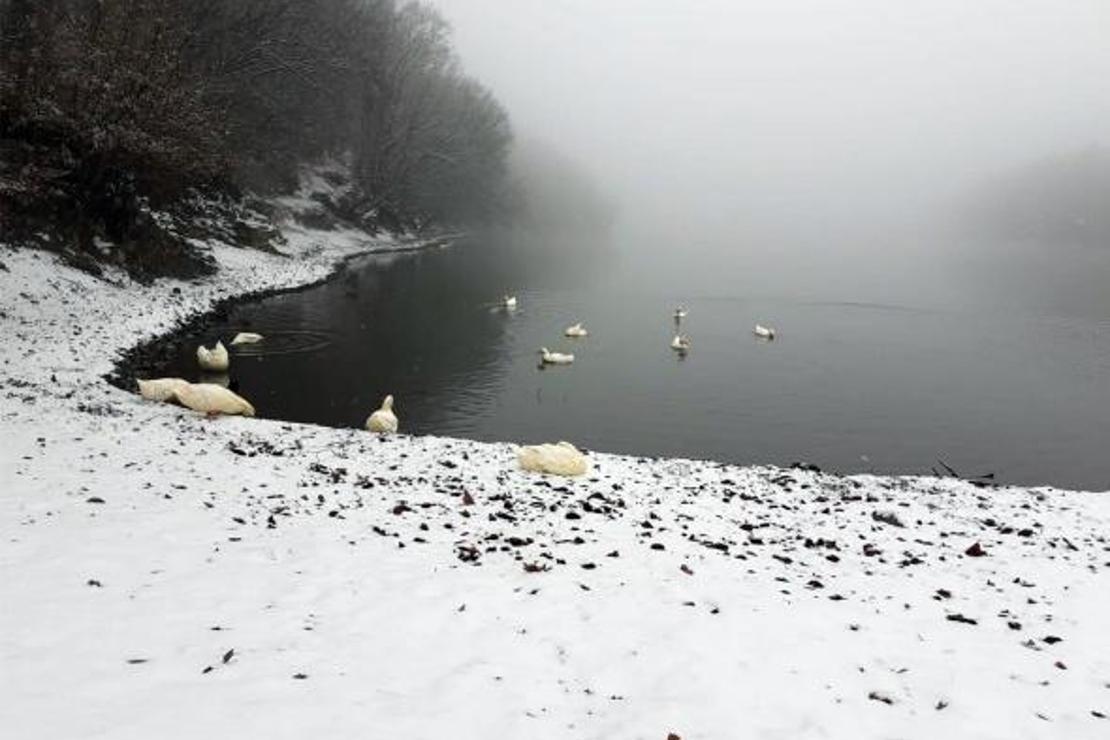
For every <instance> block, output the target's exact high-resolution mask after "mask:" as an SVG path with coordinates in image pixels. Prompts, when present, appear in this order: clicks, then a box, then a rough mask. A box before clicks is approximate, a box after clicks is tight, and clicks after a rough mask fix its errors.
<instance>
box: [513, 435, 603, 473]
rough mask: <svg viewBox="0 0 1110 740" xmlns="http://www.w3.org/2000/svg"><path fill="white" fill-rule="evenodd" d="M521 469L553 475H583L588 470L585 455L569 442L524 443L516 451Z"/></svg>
mask: <svg viewBox="0 0 1110 740" xmlns="http://www.w3.org/2000/svg"><path fill="white" fill-rule="evenodd" d="M516 459H517V462H519V463H520V467H521V469H522V470H527V471H529V472H533V473H551V474H553V475H567V476H573V475H584V474H585V473H586V471H587V470H589V464H588V463H587V461H586V456H585V455H583V454H582V453H581V452H579V451H578V448H576V447H575V446H574V445H572V444H571V443H570V442H559V443H558V444H542V445H524V446H522V447H521V448H520V449H519V450H517V453H516Z"/></svg>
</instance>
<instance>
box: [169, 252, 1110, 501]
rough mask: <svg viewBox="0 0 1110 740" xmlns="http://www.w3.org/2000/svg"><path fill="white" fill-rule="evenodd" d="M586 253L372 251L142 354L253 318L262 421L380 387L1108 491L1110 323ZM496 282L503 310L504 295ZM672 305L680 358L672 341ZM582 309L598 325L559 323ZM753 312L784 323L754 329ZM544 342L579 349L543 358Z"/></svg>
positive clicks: (357, 414) (785, 458)
mask: <svg viewBox="0 0 1110 740" xmlns="http://www.w3.org/2000/svg"><path fill="white" fill-rule="evenodd" d="M582 260H585V258H584V257H582V256H581V255H577V256H575V254H574V253H570V254H567V255H565V256H564V258H563V261H562V262H560V260H559V259H555V258H550V257H548V258H546V259H531V258H523V257H520V256H519V255H517V256H516V257H506V256H505V252H504V251H503V250H500V249H498V248H496V247H492V246H489V245H483V244H464V245H459V246H456V247H454V248H451V249H446V250H439V251H434V252H425V253H418V254H405V255H385V256H379V257H371V258H367V259H365V260H363V261H361V262H357V263H353V264H352V265H350V267H349V268H348V270H347V271H346V272H345V273H344V274H343V275H341V276H340V277H339V278H338V279H336V280H334V281H332V282H330V283H327V284H325V285H322V286H318V287H315V288H311V289H308V290H304V291H301V292H296V293H290V294H285V295H279V296H276V297H270V298H266V299H264V300H261V301H257V302H252V303H248V304H244V305H241V306H239V307H236V308H234V309H232V311H231V312H230V315H229V316H228V318H227V320H226V322H222V323H219V324H216V325H213V326H212V327H210V328H209V329H208V330H205V331H204V332H203V333H201V334H195V335H193V336H186V337H183V339H184V341H183V342H182V348H181V350H180V352H179V353H178V354H177V356H176V358H175V359H173V360H172V361H171V362H170V363H169V364H168V366H165V367H160V368H151V370H152V372H153V373H156V374H160V375H180V376H183V377H186V378H189V379H197V378H199V374H198V372H197V369H196V362H195V357H194V348H195V346H196V343H197V342H199V341H202V340H203V341H205V342H207V343H211V342H213V341H214V340H215V339H216V337H217V336H219V337H222V338H223V339H224V342H225V343H227V342H228V340H229V339H230V338H231V337H232V336H233V335H234V334H235V333H236V332H237V331H240V330H251V331H258V332H260V333H262V334H264V335H266V340H265V342H264V343H263V344H260V345H257V346H250V347H242V348H232V368H231V378H230V380H231V382H232V383H233V385H234V387H237V389H238V391H239V392H240V393H241V394H242V395H244V396H245V397H246V398H248V399H249V400H250V401H251V402H252V403H254V404H255V406H256V407H257V409H258V412H259V415H260V416H264V417H269V418H277V419H286V420H294V421H302V422H314V423H319V424H327V425H332V426H339V427H351V426H355V427H360V426H361V425H362V424H363V423H364V421H365V419H366V417H367V415H368V414H369V413H370V412H371V411H373V410H374V409H375V408H376V407H377V406H378V404H379V402H380V400H381V398H382V397H383V396H384V395H385V394H387V393H392V394H393V395H394V396H395V397H396V410H397V413H398V415H399V417H400V419H401V427H402V431H404V432H408V433H412V434H436V435H447V436H459V437H468V438H473V439H479V440H502V441H518V442H538V441H553V440H558V439H567V440H571V441H573V442H575V443H576V444H579V445H581V446H584V447H586V448H590V449H597V450H604V451H611V452H622V453H632V454H642V455H676V456H684V457H694V458H713V459H720V460H727V461H733V462H737V463H774V464H788V463H791V462H793V461H797V460H806V461H811V462H813V463H816V464H818V465H821V466H822V467H824V468H827V469H833V470H838V471H843V472H864V471H876V472H883V473H907V474H908V473H928V472H930V468H931V467H936V468H937V469H940V465H939V464H938V462H937V460H938V458H940V459H943V460H944V461H945V462H946V463H948V464H949V465H951V466H952V467H953V468H955V469H956V470H957V471H959V472H960V473H962V474H965V475H980V474H984V473H991V472H993V473H996V474H997V476H998V480H1000V481H1003V482H1015V483H1024V484H1042V483H1050V484H1054V485H1058V486H1063V487H1079V488H1090V489H1099V490H1102V489H1106V488H1108V487H1110V449H1108V446H1107V443H1108V442H1110V322H1108V321H1106V320H1105V319H1099V318H1077V317H1074V316H1064V315H1060V314H1052V313H1051V312H1036V311H1032V312H1025V313H1022V312H1015V311H1010V310H997V309H996V310H993V311H992V310H981V309H975V308H969V307H967V306H964V307H954V306H953V305H952V304H951V302H948V301H946V300H937V301H934V302H933V303H934V305H933V307H930V308H915V307H913V306H912V305H900V304H898V303H891V302H886V301H883V300H857V301H850V300H840V299H839V297H838V296H837V293H838V291H825V292H826V294H827V295H828V296H832V297H833V299H830V300H814V299H813V292H812V291H808V290H807V291H804V292H805V293H807V297H808V298H809V299H808V300H803V299H802V298H800V297H791V296H789V295H784V294H782V293H781V292H780V293H779V294H774V293H772V292H770V291H767V290H763V291H761V290H759V289H758V287H755V288H752V287H751V285H752V283H750V282H749V283H748V284H747V286H748V287H745V288H744V289H740V287H737V288H736V289H735V290H731V291H730V288H729V281H727V280H720V281H717V283H716V284H715V285H716V287H713V286H714V280H712V279H710V278H705V279H703V278H702V277H696V278H692V277H689V276H687V277H685V278H678V277H675V278H674V280H668V279H666V277H665V275H666V271H663V273H664V279H661V280H642V279H640V278H639V276H638V275H637V273H636V271H635V270H630V269H625V267H624V266H622V264H621V263H620V260H619V259H616V258H614V259H613V260H611V261H606V260H605V259H601V258H597V259H592V260H589V261H590V263H591V267H590V269H565V268H566V267H567V264H572V265H573V264H574V263H575V262H576V261H582ZM675 264H679V263H678V262H676V263H675ZM655 274H658V271H656V272H655ZM691 282H696V283H699V284H701V285H703V286H704V285H710V286H711V288H712V289H710V290H704V289H703V290H700V291H699V290H695V289H693V287H692V285H691V284H690V283H691ZM743 283H744V281H743V279H740V278H738V280H737V282H736V283H735V285H736V286H740V285H741V284H743ZM755 285H757V286H758V283H756V284H755ZM506 290H511V291H512V292H514V293H516V295H517V296H518V297H519V301H520V307H519V309H518V310H516V311H514V312H507V311H505V310H503V309H501V308H500V307H499V306H498V305H496V303H497V300H498V298H499V297H500V296H501V295H502V293H503V292H505V291H506ZM839 292H841V293H844V292H847V293H848V294H850V295H858V294H860V293H861V291H857V290H855V289H854V288H852V289H845V291H839ZM862 292H863V293H866V292H868V291H862ZM881 292H882V291H870V293H871V294H873V295H879V294H881ZM866 297H868V298H870V297H871V295H868V296H866ZM817 298H822V296H817ZM679 301H681V302H683V303H685V304H686V305H687V306H688V307H689V317H688V319H687V321H686V322H685V326H684V331H686V332H688V333H689V335H690V336H691V338H692V341H693V348H692V351H691V352H690V353H689V354H688V355H687V356H686V357H685V358H682V357H679V356H677V355H676V353H675V352H674V351H672V350H671V349H670V347H669V342H670V339H671V336H672V335H673V330H674V325H673V322H672V319H671V311H672V309H673V307H674V305H675V304H676V303H677V302H679ZM577 321H582V322H584V323H585V325H586V327H587V328H588V329H589V331H590V336H589V337H588V338H586V339H580V340H571V339H565V338H564V337H563V329H564V328H565V327H566V326H568V325H570V324H572V323H575V322H577ZM757 321H759V322H761V323H765V324H769V325H772V326H775V327H777V328H778V330H779V332H780V333H779V338H778V339H777V340H776V341H774V342H765V341H761V340H758V339H756V338H755V337H753V336H752V334H751V328H752V326H753V324H754V323H756V322H757ZM541 346H547V347H549V348H550V349H552V350H559V351H570V352H574V353H575V355H576V356H577V361H576V362H575V363H574V365H572V366H569V367H552V368H548V369H541V368H540V367H539V366H538V359H539V358H538V354H537V350H538V349H539V347H541Z"/></svg>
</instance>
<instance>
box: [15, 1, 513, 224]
mask: <svg viewBox="0 0 1110 740" xmlns="http://www.w3.org/2000/svg"><path fill="white" fill-rule="evenodd" d="M449 35H450V28H449V26H448V24H447V23H446V22H445V21H444V20H443V19H442V17H441V16H440V15H439V14H438V13H437V12H436V11H435V10H433V9H432V8H431V7H429V6H427V5H425V4H420V3H403V4H402V3H398V2H394V0H236V2H224V1H223V0H190V1H189V2H183V1H181V0H0V144H2V145H3V150H2V151H0V154H2V155H3V156H0V162H3V163H4V165H5V166H4V167H3V168H0V198H2V199H4V201H5V208H6V210H7V211H8V215H9V217H11V216H12V214H15V213H18V212H19V211H20V209H23V210H24V211H25V212H30V211H33V210H35V208H39V207H41V206H42V203H43V201H48V202H50V204H51V205H52V208H53V211H52V213H53V217H54V219H55V220H56V219H59V218H66V217H72V218H79V219H82V220H86V221H92V222H95V223H97V224H99V225H98V226H97V227H96V228H95V229H93V230H94V231H96V232H97V233H100V232H104V235H105V236H107V237H109V238H115V239H119V238H125V237H126V236H127V235H128V234H127V232H128V229H129V228H130V227H131V225H132V224H131V222H132V221H133V220H134V218H133V212H134V210H135V207H136V206H135V199H136V197H137V196H140V195H141V196H144V197H150V198H154V199H156V200H162V201H165V200H172V199H173V198H175V197H177V196H179V195H180V194H181V193H182V192H183V191H185V190H186V189H188V188H208V189H216V190H222V191H225V192H226V191H230V192H237V191H239V190H240V189H242V188H254V189H259V190H262V191H265V190H267V189H277V188H286V189H288V188H289V187H291V186H292V185H293V184H295V177H294V175H295V173H296V171H297V167H298V165H299V164H301V163H303V162H305V161H308V160H311V159H313V158H317V157H320V156H322V155H329V154H335V155H343V156H348V157H349V158H350V161H351V170H352V173H353V177H354V180H355V184H356V185H357V186H358V193H359V199H358V202H355V203H351V204H348V205H349V207H350V210H351V211H352V212H356V213H358V214H372V215H373V217H374V218H375V219H377V220H378V221H379V222H380V224H381V225H384V226H386V227H389V228H392V227H393V226H400V227H402V228H420V227H422V226H426V225H429V224H455V223H459V222H471V221H485V220H490V219H495V218H497V217H499V216H500V215H501V214H502V211H503V210H504V209H505V208H507V207H508V205H509V204H511V202H512V200H513V198H512V197H511V195H510V193H509V192H508V188H509V182H510V179H509V177H508V174H507V158H508V155H509V150H510V146H511V142H512V133H511V129H510V123H509V119H508V116H507V114H506V112H505V110H504V109H503V108H502V106H501V105H500V104H499V103H498V101H497V100H496V99H494V97H493V96H492V95H491V94H490V92H489V91H488V90H487V89H486V88H485V87H483V86H482V84H480V83H479V82H478V81H476V80H475V79H472V78H471V77H469V76H467V74H465V73H464V71H463V70H462V68H461V66H460V64H459V62H458V59H457V58H456V55H455V53H454V51H453V49H452V46H451V43H450V38H449ZM67 214H73V215H72V216H67ZM9 225H11V224H9ZM86 226H87V225H86ZM85 231H86V232H88V231H89V229H88V228H85Z"/></svg>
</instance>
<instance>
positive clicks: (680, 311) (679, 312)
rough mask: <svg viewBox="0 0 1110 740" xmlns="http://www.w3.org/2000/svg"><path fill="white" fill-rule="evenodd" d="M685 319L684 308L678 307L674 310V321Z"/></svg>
mask: <svg viewBox="0 0 1110 740" xmlns="http://www.w3.org/2000/svg"><path fill="white" fill-rule="evenodd" d="M684 318H686V306H679V307H678V308H676V309H675V310H674V320H675V321H682V320H683V319H684Z"/></svg>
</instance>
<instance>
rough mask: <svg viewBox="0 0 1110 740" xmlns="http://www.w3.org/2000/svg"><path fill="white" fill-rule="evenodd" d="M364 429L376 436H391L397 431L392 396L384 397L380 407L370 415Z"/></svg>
mask: <svg viewBox="0 0 1110 740" xmlns="http://www.w3.org/2000/svg"><path fill="white" fill-rule="evenodd" d="M366 428H367V430H369V431H371V432H377V433H378V434H393V433H394V432H396V431H397V415H396V414H395V413H393V396H386V397H385V400H384V401H382V407H381V408H380V409H378V410H377V411H375V412H374V413H372V414H370V418H368V419H367V420H366Z"/></svg>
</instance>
